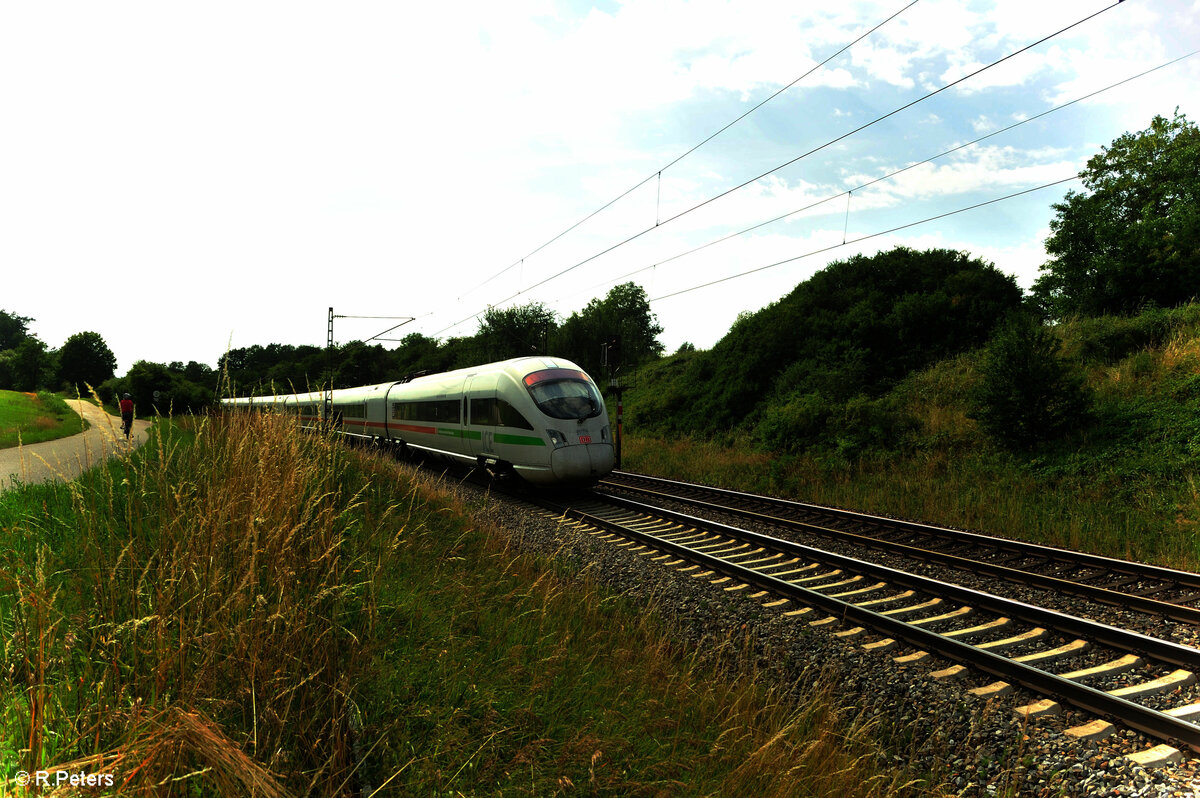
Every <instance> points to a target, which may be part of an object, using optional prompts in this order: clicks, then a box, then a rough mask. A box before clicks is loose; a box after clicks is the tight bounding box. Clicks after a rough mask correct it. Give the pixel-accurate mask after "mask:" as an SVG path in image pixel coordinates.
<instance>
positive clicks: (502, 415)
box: [496, 399, 533, 429]
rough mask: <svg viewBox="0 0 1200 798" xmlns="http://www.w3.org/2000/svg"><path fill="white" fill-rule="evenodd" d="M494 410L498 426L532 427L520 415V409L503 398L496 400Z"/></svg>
mask: <svg viewBox="0 0 1200 798" xmlns="http://www.w3.org/2000/svg"><path fill="white" fill-rule="evenodd" d="M496 410H497V414H498V416H499V421H500V426H502V427H515V428H517V429H533V425H532V424H530V423H529V421H528V420H527V419H526V418H525V416H523V415H521V411H520V410H518V409H517V408H515V407H513V406H512V405H510V404H509V403H508V402H506V401H504V400H503V399H497V400H496Z"/></svg>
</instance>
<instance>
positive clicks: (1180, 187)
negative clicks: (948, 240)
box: [1033, 110, 1200, 318]
mask: <svg viewBox="0 0 1200 798" xmlns="http://www.w3.org/2000/svg"><path fill="white" fill-rule="evenodd" d="M1079 176H1080V177H1081V178H1082V179H1083V184H1084V187H1085V188H1086V189H1087V191H1088V192H1089V193H1077V192H1074V191H1071V192H1068V193H1067V196H1066V197H1065V198H1064V200H1063V201H1062V202H1061V203H1057V204H1055V205H1054V206H1053V208H1054V210H1055V211H1056V213H1057V216H1056V218H1055V219H1053V220H1052V221H1051V222H1050V230H1051V235H1050V237H1049V238H1048V239H1046V251H1047V253H1048V254H1050V256H1051V260H1049V261H1048V262H1047V263H1045V264H1044V265H1043V266H1042V267H1041V271H1042V272H1043V275H1042V276H1041V277H1039V278H1038V280H1037V282H1036V283H1035V284H1034V288H1033V297H1034V300H1035V302H1036V303H1037V304H1038V305H1039V306H1040V307H1041V309H1042V310H1043V311H1044V312H1045V313H1046V314H1048V315H1049V316H1051V317H1054V318H1062V317H1063V316H1066V315H1070V314H1073V313H1080V314H1084V315H1100V314H1103V313H1130V312H1135V311H1137V310H1138V309H1139V308H1140V307H1142V306H1143V305H1145V304H1148V303H1153V304H1156V305H1158V306H1160V307H1173V306H1175V305H1178V304H1180V303H1182V302H1186V301H1188V300H1190V299H1192V298H1193V297H1194V296H1196V293H1197V286H1200V129H1197V127H1196V125H1195V124H1193V123H1191V122H1189V121H1188V120H1187V117H1186V116H1184V115H1182V114H1180V113H1179V112H1178V110H1177V111H1176V112H1175V118H1174V119H1173V120H1168V119H1166V118H1164V117H1161V116H1156V117H1155V118H1154V120H1153V121H1152V122H1151V123H1150V127H1149V128H1147V129H1146V130H1143V131H1141V132H1139V133H1126V134H1125V135H1123V136H1121V137H1119V138H1117V139H1116V140H1115V141H1113V143H1112V146H1111V147H1106V148H1102V150H1101V152H1100V153H1099V154H1098V155H1095V156H1093V157H1092V158H1091V160H1089V161H1088V163H1087V168H1085V169H1084V170H1083V171H1082V172H1081V173H1080V175H1079Z"/></svg>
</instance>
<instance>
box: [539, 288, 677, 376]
mask: <svg viewBox="0 0 1200 798" xmlns="http://www.w3.org/2000/svg"><path fill="white" fill-rule="evenodd" d="M662 331H663V329H662V327H661V326H660V325H659V323H658V319H657V318H656V317H655V315H654V314H653V313H651V312H650V300H649V299H648V298H647V297H646V290H645V289H644V288H642V287H641V286H639V285H637V284H635V283H622V284H621V285H617V286H613V288H612V289H610V290H609V292H608V294H607V295H606V296H605V297H604V299H593V300H592V301H591V302H589V303H588V304H587V306H586V307H585V308H584V309H583V310H581V311H579V312H577V313H572V314H571V315H570V317H569V318H568V319H567V320H566V321H564V322H563V324H562V327H560V328H559V333H558V335H557V336H555V346H554V351H555V354H560V355H562V356H563V357H567V358H570V359H571V360H573V361H575V362H576V363H578V364H579V365H581V366H583V368H584V370H585V371H587V372H588V373H590V374H591V375H592V376H593V377H594V378H596V379H597V380H602V377H601V376H600V375H601V374H602V373H603V372H602V371H601V369H602V366H601V364H600V351H601V350H600V347H601V345H602V344H605V343H608V342H611V341H614V340H617V339H618V338H619V340H620V357H621V369H622V371H624V372H628V371H631V370H633V369H635V368H637V367H638V366H640V365H642V364H643V363H646V362H648V361H651V360H654V359H656V358H659V357H662V354H663V350H664V349H665V347H664V346H663V344H662V342H660V341H659V340H658V336H659V335H660V334H661V333H662Z"/></svg>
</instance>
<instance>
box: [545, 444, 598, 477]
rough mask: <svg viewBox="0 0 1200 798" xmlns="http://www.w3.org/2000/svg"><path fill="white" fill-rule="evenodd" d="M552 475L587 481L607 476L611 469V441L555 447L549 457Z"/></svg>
mask: <svg viewBox="0 0 1200 798" xmlns="http://www.w3.org/2000/svg"><path fill="white" fill-rule="evenodd" d="M550 468H551V470H553V471H554V476H556V477H557V478H558V479H560V480H564V481H569V482H570V481H575V482H587V481H590V480H596V479H600V478H601V477H604V476H607V475H608V474H609V472H611V471H612V469H613V447H612V444H611V443H581V444H576V445H575V446H564V447H562V448H561V449H555V450H554V454H553V455H551V458H550Z"/></svg>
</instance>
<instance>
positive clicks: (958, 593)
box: [540, 497, 1200, 752]
mask: <svg viewBox="0 0 1200 798" xmlns="http://www.w3.org/2000/svg"><path fill="white" fill-rule="evenodd" d="M606 498H609V497H606ZM613 501H614V503H616V504H618V505H624V506H626V508H627V509H631V510H635V511H637V512H642V513H651V514H653V515H657V516H659V517H662V518H667V519H669V520H673V521H676V522H679V523H685V524H688V525H690V526H695V527H702V528H707V529H711V530H714V531H717V532H721V533H722V534H727V535H730V536H731V537H736V538H739V539H741V540H744V541H751V542H755V543H764V544H769V545H770V546H772V547H773V548H778V549H782V550H785V551H788V552H789V553H793V554H803V555H805V556H807V557H812V558H813V559H817V560H823V561H826V562H827V563H829V564H837V565H842V566H846V567H849V568H853V569H854V570H855V571H858V572H868V573H872V574H873V575H876V576H884V575H886V576H887V577H888V581H889V582H891V583H892V584H903V585H905V586H917V585H920V588H918V589H921V590H922V592H925V593H929V594H932V595H939V596H943V597H944V596H952V597H954V598H957V599H962V600H964V601H967V602H968V603H970V604H972V605H973V606H977V607H982V608H986V609H988V610H989V611H992V612H999V613H1001V614H1003V615H1007V616H1010V617H1018V618H1021V619H1022V620H1027V621H1030V622H1036V623H1038V624H1039V625H1047V626H1051V627H1052V628H1057V629H1058V630H1059V631H1069V632H1071V633H1072V634H1079V633H1083V634H1084V635H1085V636H1087V637H1089V638H1090V639H1092V640H1096V641H1100V642H1104V643H1105V644H1106V645H1110V646H1114V647H1116V648H1124V649H1125V650H1133V651H1135V652H1136V651H1138V646H1137V645H1134V644H1135V643H1138V644H1143V645H1145V648H1144V649H1143V652H1144V653H1147V654H1149V655H1150V656H1154V657H1156V658H1158V659H1161V660H1164V661H1167V662H1171V663H1174V664H1180V665H1185V666H1191V667H1196V666H1197V665H1200V651H1198V650H1196V649H1191V648H1188V647H1187V646H1181V645H1179V644H1177V643H1169V642H1167V641H1164V640H1158V639H1157V638H1151V637H1147V636H1145V635H1141V634H1138V633H1136V632H1129V631H1127V630H1122V629H1117V628H1115V627H1110V626H1107V625H1106V624H1100V623H1096V622H1093V621H1087V620H1084V619H1082V618H1075V617H1073V616H1069V615H1063V614H1061V613H1056V612H1052V611H1049V610H1044V609H1041V608H1039V607H1034V606H1032V605H1028V604H1024V603H1023V602H1018V601H1014V600H1012V599H1005V598H1001V597H999V596H992V595H990V594H987V593H981V592H979V591H975V590H970V589H968V588H963V587H960V586H958V585H953V584H948V583H944V582H938V581H937V580H933V579H926V578H924V577H920V576H917V575H915V574H907V573H905V572H903V571H897V570H895V569H892V568H887V567H886V566H880V565H876V564H874V563H868V562H863V561H861V560H855V559H853V558H851V557H844V556H842V555H839V554H834V553H832V552H826V551H823V550H821V549H816V548H813V547H811V546H804V545H801V544H798V543H792V542H791V541H785V540H779V539H776V538H770V537H768V536H766V535H761V534H759V533H757V532H750V531H749V530H744V529H738V528H736V527H730V526H728V525H725V524H720V523H716V522H712V521H707V520H704V519H700V518H694V517H692V516H687V515H684V514H682V513H675V512H672V511H668V510H663V509H662V508H657V507H652V506H649V505H642V504H640V503H638V502H631V501H628V500H625V499H613ZM540 503H542V505H543V506H544V507H548V508H551V509H552V511H554V512H556V513H558V514H560V515H561V516H563V517H570V518H575V519H577V520H579V521H583V522H585V523H588V524H592V525H594V526H597V527H599V528H602V529H606V530H608V531H611V532H614V533H616V534H619V535H621V536H624V537H629V538H633V539H635V540H638V541H641V542H643V543H645V544H647V545H650V546H653V547H654V548H657V549H660V550H663V551H667V552H669V553H671V554H674V555H676V556H679V557H683V558H685V559H687V560H688V561H690V562H694V563H697V564H699V565H701V566H702V567H705V568H708V569H709V570H712V571H714V572H716V573H720V574H723V575H725V576H729V577H731V578H735V579H738V580H741V581H743V582H745V583H747V584H750V585H753V586H755V587H758V588H760V589H762V590H769V591H771V592H773V593H776V594H778V595H782V596H786V597H787V598H790V599H793V600H795V601H797V602H799V603H801V604H805V605H808V606H813V607H818V608H820V609H822V610H824V611H825V612H828V613H829V614H830V615H833V616H835V617H837V618H840V619H843V620H846V619H849V620H852V621H853V622H855V623H857V624H859V625H863V626H869V627H871V628H872V629H874V630H875V631H877V632H882V633H883V634H886V635H888V636H890V637H892V638H894V639H897V638H898V639H901V640H904V641H906V642H908V643H910V644H912V645H915V646H918V647H919V648H921V649H923V650H927V651H933V652H935V653H937V654H940V655H941V656H943V657H945V658H947V659H950V660H953V661H956V662H961V663H964V664H967V665H970V666H971V667H974V668H977V669H979V670H981V671H984V672H985V673H989V674H991V675H993V676H996V677H999V678H1001V679H1004V680H1006V681H1009V682H1011V683H1016V684H1020V685H1022V686H1024V687H1027V688H1029V689H1031V690H1033V691H1034V692H1037V693H1039V694H1042V695H1053V696H1057V697H1059V698H1062V699H1063V700H1065V701H1067V702H1068V703H1070V704H1072V705H1074V706H1077V707H1079V708H1081V709H1084V710H1086V711H1088V712H1091V713H1093V714H1096V715H1100V716H1107V717H1111V718H1116V719H1118V720H1119V721H1120V722H1121V723H1123V724H1125V725H1127V726H1129V727H1131V728H1134V729H1138V730H1139V731H1142V732H1145V733H1147V734H1149V735H1151V736H1153V737H1156V738H1159V739H1163V740H1169V741H1174V740H1179V741H1182V742H1183V743H1184V744H1186V745H1187V746H1188V747H1189V748H1191V749H1192V750H1194V751H1198V752H1200V726H1198V725H1196V724H1193V723H1190V722H1188V721H1185V720H1181V719H1179V718H1175V717H1172V716H1171V715H1167V714H1166V713H1163V712H1159V711H1158V710H1155V709H1151V708H1150V707H1146V706H1143V705H1141V704H1137V703H1134V702H1132V701H1129V700H1127V699H1125V698H1122V697H1120V696H1115V695H1111V694H1109V693H1106V692H1104V691H1102V690H1097V689H1096V688H1094V687H1089V686H1087V685H1085V684H1080V683H1078V682H1074V681H1071V680H1070V679H1064V678H1062V677H1060V676H1057V675H1055V674H1053V673H1050V672H1048V671H1044V670H1042V669H1040V668H1037V667H1034V666H1032V665H1027V664H1025V663H1021V662H1016V661H1015V660H1012V659H1009V658H1008V657H1005V656H1003V655H1000V654H996V653H993V652H990V651H986V650H983V649H979V648H976V647H975V646H972V645H970V644H969V643H964V642H961V641H958V640H955V639H953V638H948V637H945V636H943V635H941V634H938V633H937V632H933V631H929V630H926V629H923V628H921V627H919V626H913V625H911V624H909V623H907V622H905V621H901V620H899V619H896V618H892V617H889V616H886V615H882V614H880V613H877V612H875V611H873V610H870V609H867V608H865V607H859V606H857V605H855V604H851V603H849V602H845V601H842V600H840V599H837V598H833V597H831V596H827V595H825V594H823V593H820V592H818V591H815V590H811V589H809V588H805V587H801V586H800V585H796V584H793V583H791V582H786V581H784V580H782V579H778V578H775V577H772V576H769V575H766V574H762V573H759V572H757V571H754V570H751V569H746V568H742V567H740V566H738V565H735V564H733V563H730V562H728V561H726V560H722V559H720V558H719V557H715V556H713V555H710V554H705V553H703V552H699V551H696V550H694V549H691V548H689V547H687V546H684V545H681V544H678V543H673V542H671V541H667V540H663V539H662V538H659V537H656V536H655V535H651V534H649V533H645V532H641V531H639V530H637V529H632V528H630V527H628V526H625V525H623V524H619V523H617V522H615V521H610V520H608V519H604V518H601V517H599V516H596V515H593V514H591V513H588V512H585V511H582V510H579V509H576V508H572V507H567V506H564V505H560V504H556V503H553V502H550V501H548V500H543V501H542V502H540ZM1001 608H1003V609H1001ZM1050 619H1053V620H1054V623H1049V620H1050ZM1117 641H1120V642H1117Z"/></svg>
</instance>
